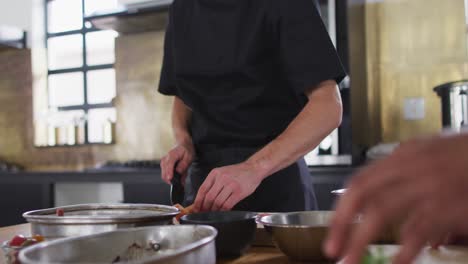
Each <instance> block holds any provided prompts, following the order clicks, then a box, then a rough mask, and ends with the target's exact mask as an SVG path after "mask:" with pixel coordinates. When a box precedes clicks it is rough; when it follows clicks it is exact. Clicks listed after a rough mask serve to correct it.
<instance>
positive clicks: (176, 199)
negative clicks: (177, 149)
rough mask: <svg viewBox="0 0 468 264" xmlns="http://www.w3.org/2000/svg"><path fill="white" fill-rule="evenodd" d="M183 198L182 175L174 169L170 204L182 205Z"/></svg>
mask: <svg viewBox="0 0 468 264" xmlns="http://www.w3.org/2000/svg"><path fill="white" fill-rule="evenodd" d="M176 166H177V164H176ZM184 198H185V189H184V186H183V185H182V175H180V174H179V173H178V172H177V171H176V170H175V169H174V176H173V177H172V180H171V203H172V205H175V204H182V203H183V202H184Z"/></svg>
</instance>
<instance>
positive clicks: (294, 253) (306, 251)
mask: <svg viewBox="0 0 468 264" xmlns="http://www.w3.org/2000/svg"><path fill="white" fill-rule="evenodd" d="M332 215H333V213H332V212H331V211H313V212H294V213H277V214H270V215H268V214H267V215H262V216H259V217H258V219H257V222H258V223H260V224H262V225H263V226H264V227H265V229H266V230H267V232H269V233H270V234H271V235H272V237H273V240H274V242H275V244H276V245H277V247H278V248H279V249H280V250H281V251H282V252H283V253H284V254H285V255H287V256H288V257H290V258H292V259H294V260H299V261H323V260H326V257H325V256H324V255H323V253H322V242H323V241H324V239H325V236H326V234H327V230H328V222H329V221H330V220H331V217H332Z"/></svg>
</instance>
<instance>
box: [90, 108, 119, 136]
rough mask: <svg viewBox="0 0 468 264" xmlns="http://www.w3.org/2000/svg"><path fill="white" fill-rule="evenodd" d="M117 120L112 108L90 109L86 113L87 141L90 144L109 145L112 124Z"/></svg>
mask: <svg viewBox="0 0 468 264" xmlns="http://www.w3.org/2000/svg"><path fill="white" fill-rule="evenodd" d="M116 119H117V116H116V111H115V109H114V108H101V109H91V110H89V112H88V139H89V142H90V143H103V142H105V143H110V142H112V140H113V137H114V135H113V132H110V131H113V128H112V126H113V124H114V123H115V121H116Z"/></svg>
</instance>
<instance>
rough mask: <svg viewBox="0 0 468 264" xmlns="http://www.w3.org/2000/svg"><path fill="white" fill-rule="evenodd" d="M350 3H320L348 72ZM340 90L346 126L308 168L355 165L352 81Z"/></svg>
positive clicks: (323, 144) (332, 136)
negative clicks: (351, 121) (352, 133)
mask: <svg viewBox="0 0 468 264" xmlns="http://www.w3.org/2000/svg"><path fill="white" fill-rule="evenodd" d="M467 1H468V0H467ZM346 2H347V1H339V0H317V4H318V6H319V10H320V13H321V15H322V19H323V21H324V23H325V25H326V27H327V29H328V33H329V34H330V37H331V39H332V41H333V43H334V44H335V46H336V48H337V51H338V54H339V56H340V58H341V60H342V62H343V64H344V66H345V68H346V69H347V70H348V69H349V67H348V43H347V33H348V31H347V23H346V20H347V17H346V12H347V6H346ZM348 72H349V71H348ZM340 88H341V97H342V100H343V121H342V125H341V127H340V128H338V129H336V130H335V131H333V132H332V133H331V134H330V135H329V136H327V137H326V138H325V139H324V140H323V141H322V142H321V143H320V145H319V146H318V147H317V148H316V149H315V150H313V151H312V152H310V153H309V154H307V155H306V157H305V159H306V162H307V164H308V165H336V164H342V165H348V164H351V162H352V157H351V126H350V122H349V120H350V109H349V100H350V99H349V91H350V87H349V78H346V79H345V80H344V81H343V82H342V83H341V85H340Z"/></svg>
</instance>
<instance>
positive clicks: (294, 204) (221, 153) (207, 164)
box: [184, 148, 317, 212]
mask: <svg viewBox="0 0 468 264" xmlns="http://www.w3.org/2000/svg"><path fill="white" fill-rule="evenodd" d="M256 151H258V149H252V148H228V149H218V150H211V151H204V152H203V153H199V154H197V159H196V160H195V161H194V162H193V164H192V166H191V167H190V170H189V177H188V179H187V183H186V196H185V197H186V201H185V203H184V204H185V205H188V204H192V203H193V201H194V200H195V198H196V194H197V192H198V189H199V188H200V186H201V185H202V184H203V182H204V180H205V179H206V177H207V176H208V174H209V173H210V172H211V170H213V169H215V168H218V167H223V166H228V165H233V164H237V163H241V162H243V161H245V160H247V159H248V158H249V157H250V156H252V155H253V154H254V153H255V152H256ZM309 182H310V174H309V171H308V169H307V166H306V164H305V161H304V159H301V160H299V161H297V162H295V163H293V164H292V165H290V166H289V167H287V168H285V169H283V170H280V171H278V172H277V173H275V174H273V175H271V176H269V177H267V178H266V179H264V180H263V181H262V183H261V184H260V185H259V186H258V188H257V189H256V190H255V192H254V193H253V194H251V195H250V196H249V197H247V198H245V199H244V200H242V201H240V202H239V203H238V204H237V205H236V206H235V207H234V208H233V210H241V211H253V212H293V211H304V210H316V209H317V206H316V199H315V195H314V192H313V188H312V186H311V185H310V184H308V183H309Z"/></svg>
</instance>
